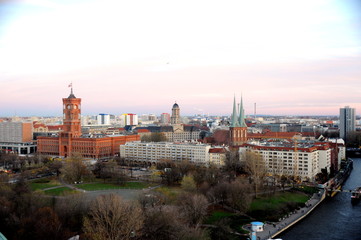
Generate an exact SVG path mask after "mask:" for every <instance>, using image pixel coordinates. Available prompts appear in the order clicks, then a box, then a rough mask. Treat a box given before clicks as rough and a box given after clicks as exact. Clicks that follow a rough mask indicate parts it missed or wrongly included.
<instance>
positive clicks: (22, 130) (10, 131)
mask: <svg viewBox="0 0 361 240" xmlns="http://www.w3.org/2000/svg"><path fill="white" fill-rule="evenodd" d="M32 139H33V125H32V123H23V122H0V142H8V143H20V142H32Z"/></svg>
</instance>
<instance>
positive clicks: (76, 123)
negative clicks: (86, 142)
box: [59, 87, 81, 156]
mask: <svg viewBox="0 0 361 240" xmlns="http://www.w3.org/2000/svg"><path fill="white" fill-rule="evenodd" d="M80 109H81V98H76V97H75V95H74V93H73V87H72V88H71V92H70V95H69V97H67V98H63V131H62V132H61V133H60V136H59V153H60V155H61V156H69V155H70V154H69V153H71V152H72V151H71V147H72V144H71V142H72V138H77V137H80V136H81V124H80V122H81V116H80Z"/></svg>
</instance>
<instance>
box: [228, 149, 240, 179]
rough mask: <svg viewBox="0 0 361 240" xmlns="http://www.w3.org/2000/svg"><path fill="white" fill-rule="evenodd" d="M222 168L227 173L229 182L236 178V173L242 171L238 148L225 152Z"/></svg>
mask: <svg viewBox="0 0 361 240" xmlns="http://www.w3.org/2000/svg"><path fill="white" fill-rule="evenodd" d="M223 169H224V171H225V172H226V173H227V175H228V180H229V182H231V181H233V180H234V179H236V177H237V175H238V174H240V173H242V172H243V165H242V163H241V161H240V159H239V153H238V150H230V151H228V152H227V154H226V161H225V165H224V167H223Z"/></svg>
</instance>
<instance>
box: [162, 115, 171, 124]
mask: <svg viewBox="0 0 361 240" xmlns="http://www.w3.org/2000/svg"><path fill="white" fill-rule="evenodd" d="M160 123H162V124H169V123H170V114H169V113H162V114H161V115H160Z"/></svg>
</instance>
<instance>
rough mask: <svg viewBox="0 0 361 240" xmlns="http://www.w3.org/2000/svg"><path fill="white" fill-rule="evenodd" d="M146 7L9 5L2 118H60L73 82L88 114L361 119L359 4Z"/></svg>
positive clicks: (158, 3) (0, 70)
mask: <svg viewBox="0 0 361 240" xmlns="http://www.w3.org/2000/svg"><path fill="white" fill-rule="evenodd" d="M136 2H141V3H142V4H143V5H144V7H139V6H143V5H137V3H126V2H122V1H121V2H117V1H111V0H109V1H108V0H107V1H96V0H92V1H81V0H75V1H70V2H67V1H64V2H63V1H60V0H59V1H55V0H54V1H50V0H49V1H48V0H36V1H31V0H28V1H15V3H13V2H11V1H8V2H6V1H5V3H6V4H4V5H3V6H1V5H0V13H1V12H5V13H7V14H6V15H4V16H5V17H3V19H5V21H3V23H1V18H0V66H2V67H0V84H1V88H0V117H8V116H14V115H18V116H35V115H37V116H61V115H62V103H61V101H62V100H61V99H62V98H64V97H67V96H68V95H69V92H70V89H69V88H68V84H69V83H71V82H72V83H73V86H74V93H75V95H76V96H77V97H79V98H82V114H83V115H96V114H98V113H109V114H115V115H119V114H122V113H137V114H146V113H155V114H160V113H163V112H168V113H170V112H171V107H172V105H173V103H174V102H175V101H177V103H178V104H179V105H180V108H181V114H182V115H194V114H210V115H230V114H231V111H232V103H233V96H234V95H236V97H237V101H239V99H240V97H241V94H242V96H243V101H244V107H245V112H246V114H247V115H253V113H254V103H257V114H264V115H338V114H339V108H340V107H344V106H350V107H353V108H356V114H360V113H361V101H360V99H361V79H360V77H361V14H360V11H357V10H361V9H359V8H360V5H357V4H356V2H357V1H352V0H345V1H341V0H333V1H331V3H332V4H330V2H329V1H316V2H317V3H315V2H314V1H311V0H310V1H296V2H297V4H295V5H293V4H291V3H289V1H280V2H279V4H282V5H281V6H282V8H280V5H277V4H267V1H256V2H257V3H262V5H257V4H255V3H248V2H247V1H245V2H242V1H226V2H225V3H223V4H222V5H219V4H217V2H213V1H200V2H197V4H192V2H191V1H183V2H182V1H179V2H178V1H176V3H174V5H172V4H170V3H168V2H167V1H163V0H155V1H154V2H152V4H150V3H147V1H144V0H137V1H136ZM294 3H295V2H294ZM273 5H274V6H273ZM85 6H86V7H87V8H84V7H85ZM189 6H192V8H191V9H189ZM260 6H263V8H260ZM160 7H162V8H160ZM158 9H163V10H162V11H160V10H158ZM280 9H281V10H280ZM285 9H286V10H285ZM1 10H2V11H1ZM80 10H81V11H80ZM118 11H120V12H118ZM252 12H254V13H256V12H257V13H258V14H256V15H253V14H252ZM135 13H136V14H135ZM200 13H201V14H200ZM305 13H307V14H305ZM95 14H97V15H96V16H97V18H94V15H95ZM306 15H307V17H305V16H306ZM64 16H66V18H64ZM185 16H187V17H185ZM200 16H201V17H200ZM214 16H217V18H215V17H214Z"/></svg>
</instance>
